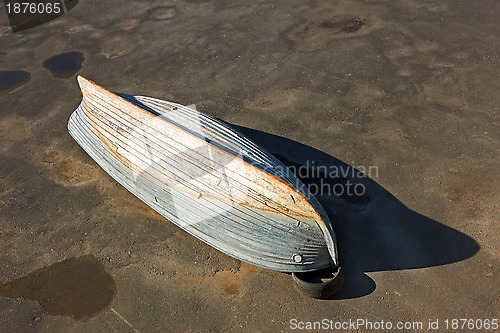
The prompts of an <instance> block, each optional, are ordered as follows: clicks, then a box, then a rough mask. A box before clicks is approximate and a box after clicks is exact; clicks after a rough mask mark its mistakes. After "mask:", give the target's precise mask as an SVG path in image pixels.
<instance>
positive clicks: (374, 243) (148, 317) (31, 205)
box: [0, 0, 500, 333]
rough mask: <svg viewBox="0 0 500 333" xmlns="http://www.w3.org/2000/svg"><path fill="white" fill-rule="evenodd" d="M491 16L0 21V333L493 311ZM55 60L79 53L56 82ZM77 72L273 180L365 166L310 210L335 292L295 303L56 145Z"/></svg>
mask: <svg viewBox="0 0 500 333" xmlns="http://www.w3.org/2000/svg"><path fill="white" fill-rule="evenodd" d="M499 12H500V3H498V2H495V1H458V2H457V1H406V0H405V1H397V2H386V1H346V0H341V1H336V2H332V3H330V2H326V1H323V2H322V1H310V2H308V3H307V5H303V4H302V3H301V2H290V1H287V2H285V1H256V2H255V3H253V4H248V3H247V2H243V1H240V2H238V1H147V2H146V1H134V2H132V1H130V2H127V4H125V3H124V2H122V1H117V0H109V1H81V2H80V3H79V4H78V5H77V6H76V7H75V8H73V9H72V10H71V11H70V12H69V13H68V14H66V15H64V16H62V17H60V18H58V19H56V20H54V21H51V22H48V23H46V24H44V25H41V26H38V27H35V28H32V29H29V30H25V31H22V32H18V33H15V34H13V33H12V32H10V28H9V27H8V21H7V16H6V14H5V10H4V8H0V71H23V72H16V73H18V74H15V75H14V76H12V77H13V78H15V80H14V79H12V78H11V79H9V80H14V81H15V82H14V81H12V82H10V83H12V85H13V86H14V85H17V88H15V87H11V88H9V82H2V83H1V84H0V87H3V88H2V89H3V90H2V91H1V92H0V189H1V191H0V192H1V193H0V249H1V251H0V263H1V264H0V283H1V287H0V295H1V296H0V331H2V332H142V333H144V332H169V331H170V332H188V331H190V332H193V331H203V332H208V331H233V332H234V331H240V330H244V331H252V332H271V331H272V332H278V331H291V330H293V328H294V326H293V325H291V324H290V321H291V320H293V319H296V320H298V321H301V322H307V321H320V320H322V319H327V320H333V321H348V320H356V319H365V320H367V321H370V322H381V321H384V322H388V321H390V322H393V323H396V322H398V321H420V322H422V323H423V326H422V328H421V329H415V330H414V331H427V330H429V327H428V322H429V320H432V321H435V320H437V319H439V325H440V326H439V328H440V330H439V331H445V328H446V326H445V320H446V319H448V320H449V323H450V324H451V320H452V319H454V318H472V319H493V318H498V317H499V309H500V304H499V295H500V283H499V257H500V239H499V235H500V233H499V226H498V219H499V216H500V214H499V213H500V208H499V203H500V191H499V189H500V177H499V172H498V170H499V167H500V155H499V147H500V117H499V114H500V112H499V109H498V108H499V105H500V94H499V92H500V59H499V50H500V35H499V34H498V31H499V29H500V24H499V22H500V21H499V20H498V14H499ZM66 52H81V54H80V55H83V57H80V59H79V60H78V55H77V56H75V59H76V60H75V61H76V62H77V63H76V64H73V65H74V67H75V69H74V70H73V71H72V70H71V68H70V69H69V72H68V71H66V72H65V73H63V74H60V73H59V74H58V73H52V72H51V71H50V70H49V68H50V64H51V60H50V59H51V57H54V56H58V55H60V54H63V53H66ZM52 59H54V58H52ZM56 60H57V58H56ZM73 60H74V59H73ZM78 61H79V62H80V63H81V61H83V63H82V68H81V69H79V63H78ZM56 62H57V61H56ZM56 65H57V63H56ZM76 72H79V73H80V74H82V75H84V76H86V77H89V78H91V79H92V80H94V81H96V82H98V83H100V84H101V85H103V86H105V87H107V88H109V89H111V90H114V91H117V92H122V93H134V94H143V95H149V96H153V97H157V98H162V99H167V100H171V101H175V102H179V103H182V104H196V106H197V108H198V109H199V110H201V111H203V112H205V113H208V114H210V115H213V116H216V117H219V118H221V119H223V120H225V121H227V122H229V123H231V124H234V125H235V126H236V127H237V128H238V129H240V130H241V131H243V132H245V133H246V134H247V135H249V136H250V137H251V138H253V139H254V140H256V141H257V142H259V143H260V144H262V145H263V146H265V147H266V148H267V149H269V150H270V151H271V152H272V153H275V154H276V155H277V156H278V157H279V158H280V159H282V160H283V161H284V162H285V163H288V165H303V164H306V163H308V161H315V162H316V163H318V164H322V165H325V166H329V167H335V166H336V167H349V166H353V167H357V168H358V169H359V168H362V167H368V166H375V167H376V168H377V171H378V172H377V173H372V174H371V176H372V178H371V179H358V180H357V181H358V182H359V183H361V184H364V186H365V187H366V193H365V194H364V195H363V196H361V197H359V198H355V199H353V198H349V197H342V196H340V197H339V196H334V195H330V196H329V195H324V196H320V197H319V200H320V201H321V203H322V204H323V206H324V207H325V209H326V210H327V211H328V213H329V214H330V216H331V218H332V220H333V221H334V223H335V229H336V230H337V232H338V238H339V251H340V255H341V260H342V262H343V266H344V268H345V271H346V285H345V288H344V290H343V291H342V292H341V293H340V294H339V295H338V296H337V297H335V299H331V300H322V301H319V300H314V299H309V298H306V297H304V296H302V295H301V294H299V293H298V292H297V291H296V290H295V289H294V286H293V283H292V281H291V277H290V276H289V275H287V274H283V273H279V272H273V271H269V270H264V269H260V268H257V267H253V266H250V265H248V264H245V263H240V262H239V261H237V260H235V259H232V258H230V257H229V256H226V255H224V254H222V253H220V252H218V251H216V250H214V249H212V248H210V247H209V246H207V245H205V244H204V243H201V242H199V241H197V240H196V239H195V238H194V237H192V236H190V235H188V234H187V233H185V232H184V231H182V230H181V229H179V228H178V227H176V226H175V225H173V224H172V223H170V222H168V221H167V220H165V219H164V218H162V217H161V216H159V215H158V214H156V213H155V212H154V211H152V210H151V209H149V208H148V207H147V206H146V205H145V204H143V203H141V202H140V201H139V200H137V199H136V198H135V197H134V196H132V195H131V194H130V193H128V192H127V191H126V190H125V189H123V188H122V187H121V186H120V185H118V184H117V183H116V182H115V181H114V180H113V179H111V178H110V177H109V176H107V174H106V173H105V172H104V171H103V170H101V169H100V168H99V167H98V166H97V165H96V164H95V163H94V162H93V161H92V160H91V159H90V158H89V157H88V156H87V155H86V153H85V152H84V151H83V150H82V149H81V148H80V147H79V146H78V145H77V144H76V143H75V142H74V141H73V139H72V138H71V137H70V136H69V134H68V132H67V128H66V126H67V121H68V118H69V115H70V113H71V112H72V111H73V110H74V109H75V108H76V106H77V105H78V103H79V101H80V98H81V96H80V91H79V88H78V86H77V82H76V74H77V73H76ZM19 73H20V74H19ZM0 74H1V73H0ZM5 75H7V74H5ZM16 80H17V81H16ZM14 88H15V89H14ZM312 181H313V180H312ZM333 181H338V179H337V180H333ZM449 328H450V329H451V326H450V327H449ZM357 330H358V331H360V332H362V331H366V327H361V326H360V327H358V329H357ZM338 331H356V329H354V328H353V327H350V328H349V329H347V330H338ZM368 331H369V330H368ZM394 331H398V330H394ZM399 331H401V330H399Z"/></svg>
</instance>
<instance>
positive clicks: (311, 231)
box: [68, 77, 338, 272]
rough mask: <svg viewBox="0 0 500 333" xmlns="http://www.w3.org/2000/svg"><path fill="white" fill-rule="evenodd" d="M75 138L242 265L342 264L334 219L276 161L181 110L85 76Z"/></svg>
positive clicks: (149, 200)
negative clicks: (111, 88)
mask: <svg viewBox="0 0 500 333" xmlns="http://www.w3.org/2000/svg"><path fill="white" fill-rule="evenodd" d="M79 83H80V87H81V89H82V93H83V99H82V102H81V104H80V105H79V107H78V108H77V109H76V110H75V111H74V112H73V114H72V115H71V117H70V120H69V124H68V129H69V132H70V134H71V135H72V137H73V138H74V139H75V141H76V142H77V143H78V144H79V145H80V146H81V147H82V148H83V149H84V150H85V151H86V152H87V153H88V154H89V155H90V156H91V157H92V159H94V160H95V161H96V162H97V163H98V164H99V165H100V166H101V167H102V168H103V169H104V170H105V171H106V172H107V173H108V174H109V175H110V176H111V177H113V178H114V179H115V180H116V181H117V182H119V183H120V184H121V185H123V186H124V187H125V188H127V190H129V191H130V192H131V193H132V194H134V195H135V196H137V197H138V198H139V199H141V200H142V201H144V202H145V203H146V204H147V205H149V206H150V207H151V208H153V209H154V210H156V211H157V212H158V213H160V214H161V215H163V216H164V217H165V218H167V219H168V220H170V221H171V222H173V223H175V224H176V225H177V226H179V227H180V228H182V229H184V230H185V231H187V232H188V233H190V234H192V235H193V236H195V237H197V238H198V239H200V240H202V241H204V242H205V243H207V244H209V245H211V246H212V247H214V248H216V249H218V250H220V251H222V252H224V253H226V254H228V255H230V256H232V257H234V258H237V259H239V260H242V261H245V262H248V263H251V264H254V265H256V266H260V267H264V268H267V269H272V270H277V271H285V272H305V271H314V270H318V269H322V268H325V267H328V266H331V265H333V266H336V265H338V262H337V252H336V248H335V238H334V237H335V235H334V233H333V230H332V227H331V222H330V221H329V220H328V216H327V215H326V213H325V212H324V211H323V209H322V208H321V206H320V205H319V203H318V202H317V201H316V199H315V198H314V197H313V196H312V195H310V194H309V193H308V192H307V189H306V187H305V186H304V185H303V184H302V183H301V182H300V181H299V180H298V179H297V178H295V176H294V175H293V174H292V173H291V172H290V171H289V170H288V169H287V168H286V167H285V166H284V165H283V164H281V162H279V161H278V160H277V159H275V158H274V157H273V156H272V155H271V154H269V153H267V152H266V151H265V150H264V149H262V148H261V147H259V146H257V145H255V144H254V143H253V142H251V141H250V140H248V139H247V138H245V137H244V136H242V135H241V134H239V133H237V132H236V131H234V130H233V129H231V128H230V127H229V126H227V125H225V124H223V123H222V122H220V121H217V120H216V119H213V118H211V117H209V116H206V115H204V114H202V113H199V112H197V111H194V110H190V109H188V108H186V107H183V106H182V105H179V104H175V103H170V102H166V101H162V100H157V99H154V98H150V97H144V96H131V95H117V94H114V93H112V92H110V91H107V90H106V89H104V88H102V87H100V86H98V85H96V84H95V83H93V82H91V81H89V80H87V79H84V78H81V77H79Z"/></svg>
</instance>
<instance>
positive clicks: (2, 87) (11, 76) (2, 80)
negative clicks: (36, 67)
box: [0, 71, 31, 95]
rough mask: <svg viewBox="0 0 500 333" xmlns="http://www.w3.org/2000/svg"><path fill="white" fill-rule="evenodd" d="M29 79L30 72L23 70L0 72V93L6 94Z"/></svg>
mask: <svg viewBox="0 0 500 333" xmlns="http://www.w3.org/2000/svg"><path fill="white" fill-rule="evenodd" d="M29 80H31V74H30V73H28V72H25V71H6V72H0V95H3V94H7V93H9V92H11V91H12V90H14V89H16V88H19V87H20V86H22V85H25V84H26V83H28V81H29Z"/></svg>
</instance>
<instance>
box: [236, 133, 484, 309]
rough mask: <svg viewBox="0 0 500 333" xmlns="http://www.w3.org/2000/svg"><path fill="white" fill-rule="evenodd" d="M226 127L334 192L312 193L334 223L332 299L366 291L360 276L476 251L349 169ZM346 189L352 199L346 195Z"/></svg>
mask: <svg viewBox="0 0 500 333" xmlns="http://www.w3.org/2000/svg"><path fill="white" fill-rule="evenodd" d="M228 125H230V126H232V127H233V128H234V129H236V130H237V131H239V132H240V133H242V134H244V135H246V136H248V137H249V138H250V139H252V140H253V141H254V142H256V143H257V144H259V145H261V146H262V147H263V148H265V149H266V150H267V151H269V152H270V153H272V154H274V155H275V156H276V157H277V158H278V159H280V160H281V161H282V162H283V163H284V164H285V165H287V166H288V167H290V168H292V170H294V171H298V172H296V173H297V176H298V177H299V178H300V179H301V180H302V181H303V182H304V183H305V184H306V186H308V187H309V188H311V187H312V188H313V189H321V188H322V187H323V188H324V189H325V188H326V189H328V188H329V189H334V188H335V189H336V190H333V191H332V190H331V191H330V192H328V191H326V192H327V193H325V191H321V190H320V191H319V192H320V193H319V195H316V197H317V199H318V200H319V201H320V203H321V204H322V205H323V207H324V208H325V210H326V211H327V213H328V214H329V216H330V219H331V220H332V222H333V224H334V229H335V231H336V233H337V242H338V249H339V256H340V262H341V265H342V266H343V271H344V273H345V275H346V282H345V285H344V288H343V290H342V292H341V293H340V294H338V295H336V296H335V298H336V299H347V298H355V297H361V296H364V295H367V294H370V293H372V292H373V291H374V290H375V288H376V284H375V281H373V280H372V279H371V278H370V277H369V276H368V275H366V274H365V273H368V272H376V271H391V270H406V269H417V268H425V267H434V266H439V265H446V264H450V263H454V262H458V261H462V260H465V259H467V258H470V257H472V256H473V255H475V254H476V253H477V252H478V251H479V248H480V247H479V244H478V243H477V242H476V241H475V240H474V239H472V238H471V237H469V236H468V235H466V234H464V233H462V232H460V231H458V230H455V229H453V228H450V227H448V226H446V225H444V224H442V223H439V222H437V221H434V220H432V219H430V218H428V217H426V216H423V215H421V214H419V213H417V212H415V211H412V210H411V209H409V208H408V207H406V206H405V205H404V204H402V203H401V202H400V201H399V200H398V199H397V198H396V197H394V196H393V195H392V194H391V193H390V192H388V191H387V190H385V189H384V188H383V187H382V186H381V185H379V184H377V183H376V182H375V181H374V180H372V179H370V178H369V177H366V175H365V174H362V173H359V170H357V169H355V168H354V167H353V166H350V165H348V164H346V163H344V162H342V161H340V160H338V159H336V158H334V157H332V156H330V155H328V154H326V153H324V152H322V151H319V150H317V149H315V148H312V147H309V146H306V145H304V144H301V143H299V142H296V141H293V140H290V139H286V138H283V137H280V136H276V135H272V134H268V133H265V132H261V131H258V130H254V129H250V128H246V127H241V126H236V125H232V124H228ZM325 184H326V185H325ZM349 184H350V185H349ZM356 185H357V186H358V188H357V192H356V193H354V192H353V190H354V186H356ZM349 186H350V188H351V194H353V193H354V194H353V195H349V194H347V187H349ZM342 189H344V192H343V193H342V192H341V190H342ZM361 189H364V193H361V192H362V191H361ZM313 192H314V191H313ZM313 194H314V193H313Z"/></svg>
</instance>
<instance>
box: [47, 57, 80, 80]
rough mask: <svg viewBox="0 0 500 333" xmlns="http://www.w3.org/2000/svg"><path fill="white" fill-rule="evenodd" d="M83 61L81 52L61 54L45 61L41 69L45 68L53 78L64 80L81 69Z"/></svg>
mask: <svg viewBox="0 0 500 333" xmlns="http://www.w3.org/2000/svg"><path fill="white" fill-rule="evenodd" d="M84 60H85V57H84V56H83V53H82V52H67V53H61V54H57V55H55V56H52V57H50V58H48V59H46V60H45V61H44V62H43V67H45V68H47V69H48V70H49V71H50V73H51V74H52V75H53V76H55V77H57V78H63V79H66V78H69V77H72V76H73V75H75V74H76V73H78V72H79V71H80V70H81V69H82V64H83V61H84Z"/></svg>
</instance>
